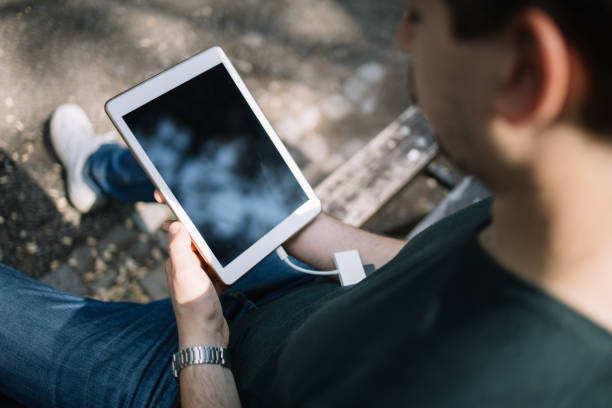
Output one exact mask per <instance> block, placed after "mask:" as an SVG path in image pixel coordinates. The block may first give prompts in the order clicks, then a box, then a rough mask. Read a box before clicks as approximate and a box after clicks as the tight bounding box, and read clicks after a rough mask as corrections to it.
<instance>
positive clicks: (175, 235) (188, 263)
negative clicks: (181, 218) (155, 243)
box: [168, 221, 200, 271]
mask: <svg viewBox="0 0 612 408" xmlns="http://www.w3.org/2000/svg"><path fill="white" fill-rule="evenodd" d="M168 232H169V233H170V240H169V243H168V252H169V254H170V261H171V262H172V267H173V268H174V270H175V271H188V270H191V269H193V268H194V266H195V267H196V268H197V269H198V270H199V269H200V263H199V260H198V258H197V257H196V255H195V254H194V253H193V251H192V250H191V237H190V236H189V233H188V232H187V229H186V228H185V227H183V225H182V224H181V223H180V222H178V221H175V222H172V223H171V224H170V225H169V227H168Z"/></svg>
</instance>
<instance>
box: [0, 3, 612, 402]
mask: <svg viewBox="0 0 612 408" xmlns="http://www.w3.org/2000/svg"><path fill="white" fill-rule="evenodd" d="M610 17H612V3H610V2H609V1H605V0H599V1H597V0H593V1H589V2H561V1H553V0H549V1H546V0H533V1H528V0H525V1H504V2H499V1H498V2H489V1H486V0H470V1H468V0H412V1H411V2H410V6H409V11H408V12H407V14H406V17H405V20H404V22H403V25H402V30H401V31H400V34H399V39H400V41H401V43H402V45H403V46H404V47H405V48H406V50H407V51H408V52H410V53H411V54H413V55H414V68H415V69H414V71H415V76H416V88H417V91H418V96H419V98H420V102H421V104H422V106H423V108H424V110H425V111H426V112H427V113H428V115H429V117H430V119H431V121H432V124H433V126H434V127H435V128H436V129H437V131H438V133H439V135H440V144H441V145H442V146H443V147H444V148H446V150H447V151H448V152H449V154H451V155H452V156H453V158H454V159H455V160H456V161H457V162H458V163H460V164H461V165H463V166H464V167H465V168H466V169H467V170H469V171H471V172H473V173H474V174H476V175H478V176H480V177H481V178H482V179H484V180H485V181H486V182H487V183H488V184H489V186H490V187H491V188H492V189H493V190H494V192H495V199H494V201H493V202H492V203H491V202H489V201H487V202H484V203H480V204H477V205H476V206H473V207H471V208H468V209H466V210H465V211H463V212H461V213H459V214H456V215H454V216H451V217H449V218H447V219H445V220H443V221H441V222H440V223H438V224H436V225H434V226H432V227H431V228H429V229H428V230H426V231H424V232H423V233H421V234H420V235H419V236H417V237H416V238H414V239H413V240H412V241H410V242H409V243H407V244H406V243H405V242H402V241H396V240H391V239H387V238H382V237H378V236H374V235H371V234H367V233H365V232H362V231H358V230H354V229H351V228H349V227H346V226H344V225H342V224H340V223H338V222H335V221H333V220H331V219H330V218H328V217H326V216H321V217H319V218H318V219H317V220H315V221H314V222H313V223H312V224H311V225H309V226H308V227H307V228H305V229H304V230H303V231H302V232H301V233H300V234H299V235H297V236H296V237H295V238H294V239H293V240H292V241H291V242H290V244H289V245H288V246H287V248H288V249H289V252H291V253H292V254H293V255H294V256H295V257H297V258H299V259H301V260H303V261H305V262H306V263H308V264H310V265H312V266H315V267H317V268H325V267H329V266H330V262H331V254H332V253H333V252H335V251H337V250H342V249H349V248H357V249H359V250H360V252H361V254H362V258H363V260H364V262H366V263H373V264H375V265H376V266H377V267H378V268H379V270H378V271H377V272H376V273H375V274H374V275H372V276H371V277H369V278H367V279H366V280H364V281H363V282H361V283H360V284H358V285H356V286H354V287H352V288H340V287H338V285H337V284H336V283H334V282H330V281H325V282H315V281H308V282H301V283H300V284H299V285H294V286H293V288H292V290H290V291H289V290H284V291H283V292H282V293H280V294H279V295H278V296H276V297H275V298H274V299H272V300H270V299H267V300H266V301H260V302H259V304H258V306H257V307H256V308H251V309H250V310H248V311H245V310H242V312H241V313H240V314H239V315H238V316H237V317H235V316H233V318H232V319H231V322H230V325H229V326H228V325H227V323H226V320H225V319H224V317H223V315H222V307H221V304H220V303H219V298H218V297H217V295H216V293H215V290H214V288H213V284H212V282H211V281H210V280H209V279H208V277H207V276H206V274H204V273H203V272H202V270H201V269H200V267H199V262H198V259H197V257H196V256H195V255H194V254H193V252H191V249H190V239H189V236H188V235H187V233H186V232H185V229H184V228H183V227H182V226H181V225H180V224H179V223H172V224H168V225H166V227H167V228H168V229H169V233H170V245H169V251H170V260H169V263H168V265H167V276H168V284H169V288H170V293H171V298H172V305H173V310H174V314H175V316H176V326H177V328H178V339H177V338H176V337H174V336H175V334H174V330H175V329H174V324H175V323H174V319H172V316H171V313H170V312H168V310H169V305H168V302H165V303H164V302H158V303H153V304H151V305H142V306H138V305H113V304H99V303H96V304H92V303H93V302H87V303H86V302H85V301H84V300H82V299H80V298H76V297H68V295H65V294H61V295H60V294H58V293H57V292H56V291H53V290H52V289H49V288H44V287H42V286H40V287H35V286H34V285H35V284H34V283H33V282H31V281H30V280H28V279H27V278H23V277H21V275H19V274H17V273H16V272H15V271H12V270H11V271H7V275H10V278H2V285H0V287H1V288H2V289H0V290H1V291H2V302H3V307H2V308H1V311H0V313H2V317H1V319H2V321H3V322H5V321H6V322H8V326H6V328H3V329H0V333H1V336H0V342H1V343H0V344H1V345H2V347H3V349H4V350H7V351H8V352H7V353H5V354H2V355H1V356H0V370H1V371H0V373H1V378H2V379H1V380H0V385H1V388H0V391H2V392H4V393H7V394H9V395H11V396H15V397H19V398H22V399H24V400H27V401H28V403H32V399H28V393H30V394H32V393H40V394H41V395H45V396H46V397H48V398H50V400H49V401H43V402H41V405H45V403H46V402H50V405H53V404H57V405H66V406H67V405H70V404H72V405H79V403H80V404H81V405H93V404H96V403H99V404H100V405H104V403H103V402H102V400H101V398H102V397H105V396H107V395H108V396H109V398H111V399H112V401H113V404H109V405H120V404H121V405H128V404H136V405H147V404H162V403H166V402H167V401H169V398H168V396H169V395H170V396H172V397H174V395H175V394H176V392H177V387H176V384H174V383H173V381H174V380H173V379H172V378H171V377H170V376H169V372H167V362H168V358H169V357H168V356H169V353H170V352H171V351H174V349H175V348H176V347H177V342H178V348H185V347H190V346H196V345H202V346H227V345H229V349H230V353H229V354H230V359H231V364H232V368H231V370H230V369H228V368H225V367H222V366H220V365H193V366H189V367H186V368H184V369H183V370H182V371H181V373H180V379H179V381H180V398H181V402H182V405H183V406H238V405H240V403H241V402H242V404H244V405H247V406H317V407H319V406H334V407H335V406H428V407H430V406H431V407H449V406H453V407H456V406H466V407H468V406H469V407H473V406H494V407H505V406H508V407H515V406H537V407H547V406H550V407H558V406H564V407H578V406H579V407H603V406H609V405H610V403H611V401H612V369H611V368H610V367H612V334H611V331H612V296H611V294H612V274H611V273H610V270H611V269H612V248H611V246H612V244H610V240H609V239H607V238H608V236H609V231H611V230H612V225H611V224H612V217H609V216H608V212H609V208H610V207H611V204H612V192H610V190H609V189H608V188H607V184H608V179H609V177H608V174H611V172H612V139H610V137H611V136H612V135H610V133H612V119H611V118H612V115H608V112H607V111H606V108H605V103H604V102H605V100H604V99H603V98H604V96H605V95H606V94H607V92H608V91H609V90H610V89H612V87H611V86H610V82H609V80H608V78H607V77H606V75H605V74H606V73H607V72H608V71H609V69H610V68H611V63H612V62H611V58H610V57H609V55H608V53H607V52H605V48H604V44H605V40H606V39H607V38H610V36H609V32H608V31H609V30H610V29H609V27H608V26H609V24H608V21H609V19H610ZM94 155H95V154H94ZM94 201H95V200H94ZM491 214H492V215H491ZM270 262H273V261H272V260H270ZM272 269H274V268H270V269H269V270H268V272H271V271H272ZM254 272H257V271H254ZM1 275H2V274H0V276H1ZM264 275H265V274H261V275H260V276H264ZM247 279H249V278H247ZM281 286H283V288H286V286H284V285H281ZM219 289H220V290H221V289H222V288H219ZM17 291H21V296H19V297H17V296H16V295H13V294H14V293H16V292H17ZM24 291H25V293H27V295H25V294H24V293H23V292H24ZM232 291H233V292H232ZM40 293H44V295H41V294H40ZM226 293H234V295H236V294H238V293H240V291H236V290H235V288H230V289H228V290H227V291H226ZM226 293H224V295H222V298H223V297H224V296H226ZM28 297H29V298H30V299H29V298H28ZM31 298H34V299H35V303H39V302H40V303H43V304H47V305H51V307H53V309H51V310H48V311H44V313H46V314H47V315H49V314H50V315H53V314H54V313H58V314H61V315H62V316H63V317H62V319H61V322H62V327H49V326H50V325H48V324H47V325H44V324H43V323H42V322H41V320H42V317H40V316H42V315H43V311H42V310H40V309H36V307H37V304H34V305H31V303H32V301H31ZM49 298H51V300H50V299H49ZM54 298H59V300H57V299H55V300H54ZM5 299H8V300H5ZM260 300H261V299H260ZM5 303H6V304H7V305H8V307H9V310H8V311H6V308H5V306H4V304H5ZM14 304H18V305H19V306H14ZM26 305H27V306H26ZM30 305H31V307H32V308H34V309H36V310H35V311H33V312H31V311H29V310H28V307H30ZM224 306H225V304H224ZM17 307H19V308H18V309H17ZM22 309H25V311H24V310H22ZM66 310H69V311H70V313H66ZM102 311H103V312H104V313H102ZM113 311H117V313H113ZM67 315H69V317H66V316H67ZM126 316H127V317H126ZM20 318H22V319H20ZM17 320H25V322H22V321H17ZM39 324H43V328H44V329H48V330H50V331H52V332H53V333H54V334H55V335H56V336H57V339H56V340H54V339H51V340H49V339H48V338H49V336H48V335H46V334H39V332H40V327H38V325H39ZM32 325H33V326H34V327H30V326H32ZM91 326H96V328H97V330H96V329H94V328H92V327H91ZM75 328H78V330H77V329H75ZM62 330H68V331H69V332H70V333H72V335H73V336H75V337H76V338H77V339H78V340H79V341H82V342H84V343H85V344H86V345H87V346H88V347H90V348H91V349H90V352H89V353H86V351H87V348H86V347H85V348H84V347H83V346H82V345H81V344H80V343H78V344H75V343H74V340H72V339H71V338H66V336H65V335H64V334H63V332H62ZM84 332H87V333H88V335H87V336H84V335H82V334H81V335H79V333H84ZM14 333H16V334H14ZM109 333H110V334H109ZM230 333H231V336H230ZM26 335H28V336H31V337H28V338H27V339H26V338H25V336H26ZM39 337H42V338H45V339H46V340H45V341H44V342H43V344H39V343H41V341H40V339H39ZM92 339H93V340H92ZM63 342H72V343H71V345H72V346H73V348H72V349H70V348H66V347H60V345H58V344H57V343H62V346H64V344H63ZM30 343H36V346H31V344H30ZM46 345H48V346H49V347H50V349H51V350H53V351H55V354H54V355H53V358H52V359H51V358H48V357H46V356H45V352H46V350H45V349H43V348H41V346H46ZM24 350H25V351H24ZM100 350H102V351H100ZM127 350H129V351H130V353H129V354H127V353H124V354H122V352H125V351H127ZM100 353H101V354H102V356H100V355H98V354H100ZM72 354H76V356H73V355H72ZM122 359H125V361H123V360H122ZM40 361H44V362H43V363H40ZM24 362H26V363H24ZM37 362H39V363H40V366H39V371H42V372H43V374H40V375H39V376H38V377H37V376H36V374H35V373H33V372H32V371H34V370H33V369H32V367H28V364H36V363H37ZM160 366H164V367H163V370H162V368H161V367H160ZM11 368H12V369H13V370H14V371H17V372H18V373H19V375H18V378H19V380H20V381H23V382H25V383H26V384H25V385H19V386H18V385H14V388H11V387H10V386H8V385H7V383H9V381H8V380H7V379H6V378H7V376H8V375H14V374H15V373H14V372H13V371H11ZM164 370H166V371H164ZM100 371H102V373H100ZM24 372H27V375H26V374H23V373H24ZM44 373H48V374H47V375H48V376H49V378H50V380H49V381H47V382H45V381H44V380H45V378H44ZM31 378H34V380H32V379H31ZM70 380H71V381H70ZM83 389H86V390H88V391H89V392H91V394H90V396H89V397H88V395H87V394H85V393H84V391H83ZM15 390H17V391H15ZM71 393H72V394H71ZM59 401H61V402H63V404H60V403H59Z"/></svg>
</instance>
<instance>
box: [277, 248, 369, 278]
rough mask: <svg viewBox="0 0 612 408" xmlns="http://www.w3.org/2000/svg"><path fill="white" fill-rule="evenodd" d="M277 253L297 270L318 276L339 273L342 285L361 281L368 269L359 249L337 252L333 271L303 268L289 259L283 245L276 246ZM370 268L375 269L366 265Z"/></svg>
mask: <svg viewBox="0 0 612 408" xmlns="http://www.w3.org/2000/svg"><path fill="white" fill-rule="evenodd" d="M276 254H277V255H278V257H279V258H280V260H281V261H283V262H285V263H286V264H287V265H289V266H290V267H291V268H293V269H295V270H296V271H299V272H302V273H307V274H309V275H318V276H334V275H338V276H339V277H340V284H341V285H342V286H350V285H354V284H356V283H359V282H361V281H362V280H363V279H364V278H365V277H366V271H365V269H364V266H363V265H362V264H361V257H360V256H359V251H357V250H356V249H353V250H350V251H344V252H336V253H335V254H334V264H335V265H336V268H337V269H335V270H333V271H315V270H312V269H306V268H302V267H301V266H298V265H296V264H294V263H293V262H291V259H289V255H288V254H287V251H285V248H283V247H282V246H280V247H278V248H276ZM366 268H368V269H372V270H373V269H374V267H373V265H366Z"/></svg>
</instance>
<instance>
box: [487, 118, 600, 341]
mask: <svg viewBox="0 0 612 408" xmlns="http://www.w3.org/2000/svg"><path fill="white" fill-rule="evenodd" d="M553 141H554V143H552V142H553ZM538 150H539V151H538V154H537V155H536V157H537V158H538V159H537V162H536V163H535V165H533V167H532V169H531V170H530V171H529V175H528V177H527V178H528V179H529V187H527V186H523V187H521V188H516V189H510V190H508V191H507V192H504V193H500V194H497V195H496V198H495V201H494V205H493V221H492V224H491V225H490V226H489V227H488V228H487V229H486V230H485V231H483V232H482V234H481V236H480V241H481V244H482V246H483V248H484V249H485V250H486V251H487V252H488V253H489V254H490V255H491V256H492V257H493V258H494V259H496V260H497V261H498V262H499V263H500V264H501V265H503V266H504V267H506V268H507V269H508V270H509V271H511V272H512V273H515V274H516V275H517V276H518V277H519V278H521V279H524V280H526V281H529V282H530V283H532V284H534V285H536V286H539V287H541V288H542V289H543V290H545V291H546V292H548V293H550V294H552V295H553V296H555V297H557V298H558V299H559V300H561V301H562V302H564V303H566V304H568V305H569V306H571V307H573V308H574V309H576V310H578V311H579V312H581V313H582V314H584V315H586V316H587V317H589V318H590V319H592V320H594V321H595V322H597V323H598V324H600V325H601V326H603V327H605V328H606V329H608V330H609V331H611V332H612V241H611V240H610V232H611V231H612V188H610V174H612V147H611V146H609V145H604V143H603V142H602V141H601V140H597V138H596V136H593V137H592V138H585V136H584V135H580V134H577V132H572V131H570V130H566V129H564V130H561V131H559V130H557V131H556V132H555V134H554V138H553V137H552V135H542V143H541V148H539V149H538Z"/></svg>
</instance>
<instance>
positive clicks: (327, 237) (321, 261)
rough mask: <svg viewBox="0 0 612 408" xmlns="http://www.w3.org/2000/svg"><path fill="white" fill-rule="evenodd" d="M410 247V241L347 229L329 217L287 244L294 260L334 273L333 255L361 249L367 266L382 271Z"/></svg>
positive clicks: (317, 222)
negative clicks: (369, 265) (405, 248)
mask: <svg viewBox="0 0 612 408" xmlns="http://www.w3.org/2000/svg"><path fill="white" fill-rule="evenodd" d="M404 245H406V241H403V240H399V239H394V238H388V237H383V236H381V235H376V234H372V233H370V232H367V231H364V230H361V229H358V228H354V227H351V226H349V225H346V224H344V223H342V222H340V221H338V220H336V219H335V218H332V217H330V216H329V215H327V214H320V215H319V216H318V217H317V218H316V219H315V220H314V221H313V222H311V223H310V224H309V225H308V226H306V227H305V228H304V229H303V230H302V231H300V232H299V233H298V234H297V235H295V236H294V237H293V238H291V239H290V240H289V241H287V242H286V243H285V245H284V247H285V249H286V250H287V252H288V253H290V254H291V255H292V256H294V257H296V258H298V259H300V260H301V261H303V262H306V263H307V264H308V265H310V266H312V267H313V268H317V269H333V268H334V267H335V266H334V263H333V254H334V253H335V252H339V251H346V250H350V249H357V250H358V251H359V254H360V255H361V260H362V261H363V263H364V264H372V265H374V266H375V267H376V268H380V267H381V266H383V265H384V264H386V263H387V262H389V261H390V260H391V259H393V257H395V255H397V253H398V252H399V251H400V250H401V249H402V248H403V247H404Z"/></svg>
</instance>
